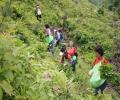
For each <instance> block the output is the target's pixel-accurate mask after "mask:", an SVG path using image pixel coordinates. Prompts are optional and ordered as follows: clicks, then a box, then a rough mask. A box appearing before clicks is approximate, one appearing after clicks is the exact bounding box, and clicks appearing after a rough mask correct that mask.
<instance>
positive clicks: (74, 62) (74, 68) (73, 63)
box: [70, 53, 78, 72]
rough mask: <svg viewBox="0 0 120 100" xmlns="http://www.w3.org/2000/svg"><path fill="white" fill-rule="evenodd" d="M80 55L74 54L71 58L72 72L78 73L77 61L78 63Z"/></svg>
mask: <svg viewBox="0 0 120 100" xmlns="http://www.w3.org/2000/svg"><path fill="white" fill-rule="evenodd" d="M77 57H78V54H77V53H74V55H73V56H72V58H71V61H70V64H71V67H72V71H73V72H75V71H76V64H77V61H78V58H77Z"/></svg>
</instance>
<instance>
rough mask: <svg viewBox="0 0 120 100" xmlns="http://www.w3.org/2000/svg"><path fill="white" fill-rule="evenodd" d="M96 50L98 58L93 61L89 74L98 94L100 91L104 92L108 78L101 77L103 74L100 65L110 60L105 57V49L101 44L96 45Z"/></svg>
mask: <svg viewBox="0 0 120 100" xmlns="http://www.w3.org/2000/svg"><path fill="white" fill-rule="evenodd" d="M95 52H96V59H95V60H94V62H93V65H94V66H93V68H92V69H91V70H90V72H89V75H90V76H91V78H90V83H91V85H92V87H93V88H94V89H95V95H97V94H98V92H99V91H101V93H103V91H104V89H105V88H106V86H107V81H106V79H102V78H101V77H100V76H101V72H100V67H102V63H104V64H108V63H109V62H108V61H107V60H106V59H105V58H104V57H103V55H104V50H103V48H102V47H101V46H100V45H98V46H96V48H95Z"/></svg>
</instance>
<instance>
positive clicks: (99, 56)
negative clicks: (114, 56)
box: [93, 45, 109, 66]
mask: <svg viewBox="0 0 120 100" xmlns="http://www.w3.org/2000/svg"><path fill="white" fill-rule="evenodd" d="M95 52H96V58H95V60H94V62H93V66H94V65H96V64H98V63H99V62H100V61H103V62H104V64H108V63H109V61H108V60H107V59H105V58H104V57H103V55H104V50H103V48H102V46H100V45H97V46H96V48H95Z"/></svg>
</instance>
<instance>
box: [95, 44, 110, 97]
mask: <svg viewBox="0 0 120 100" xmlns="http://www.w3.org/2000/svg"><path fill="white" fill-rule="evenodd" d="M95 52H96V58H95V60H94V62H93V66H95V65H97V64H99V63H100V62H103V63H104V64H109V61H108V60H106V59H105V58H104V57H103V55H104V50H103V48H102V46H100V45H97V46H96V48H95ZM93 68H94V67H93ZM106 86H107V80H105V81H104V83H103V84H102V85H100V86H99V87H97V88H95V95H97V94H98V92H99V91H101V93H103V91H104V89H105V88H106Z"/></svg>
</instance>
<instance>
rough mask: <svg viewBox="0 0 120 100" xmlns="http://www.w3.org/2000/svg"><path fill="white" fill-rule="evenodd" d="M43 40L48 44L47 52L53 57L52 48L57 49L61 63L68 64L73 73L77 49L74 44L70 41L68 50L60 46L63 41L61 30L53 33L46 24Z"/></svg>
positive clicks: (64, 46)
mask: <svg viewBox="0 0 120 100" xmlns="http://www.w3.org/2000/svg"><path fill="white" fill-rule="evenodd" d="M44 31H45V38H46V42H47V43H48V48H47V50H48V51H49V52H51V53H52V54H53V55H54V48H55V47H59V49H60V56H61V61H60V62H61V63H62V64H64V61H65V59H66V60H67V61H68V62H69V64H70V65H71V67H72V71H74V72H75V66H76V64H77V56H78V54H77V48H76V47H75V45H74V43H73V42H72V41H70V43H69V49H67V47H66V45H62V44H61V42H62V41H63V40H64V37H63V33H62V29H55V30H54V31H53V32H52V31H51V28H50V26H49V25H48V24H45V30H44Z"/></svg>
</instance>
